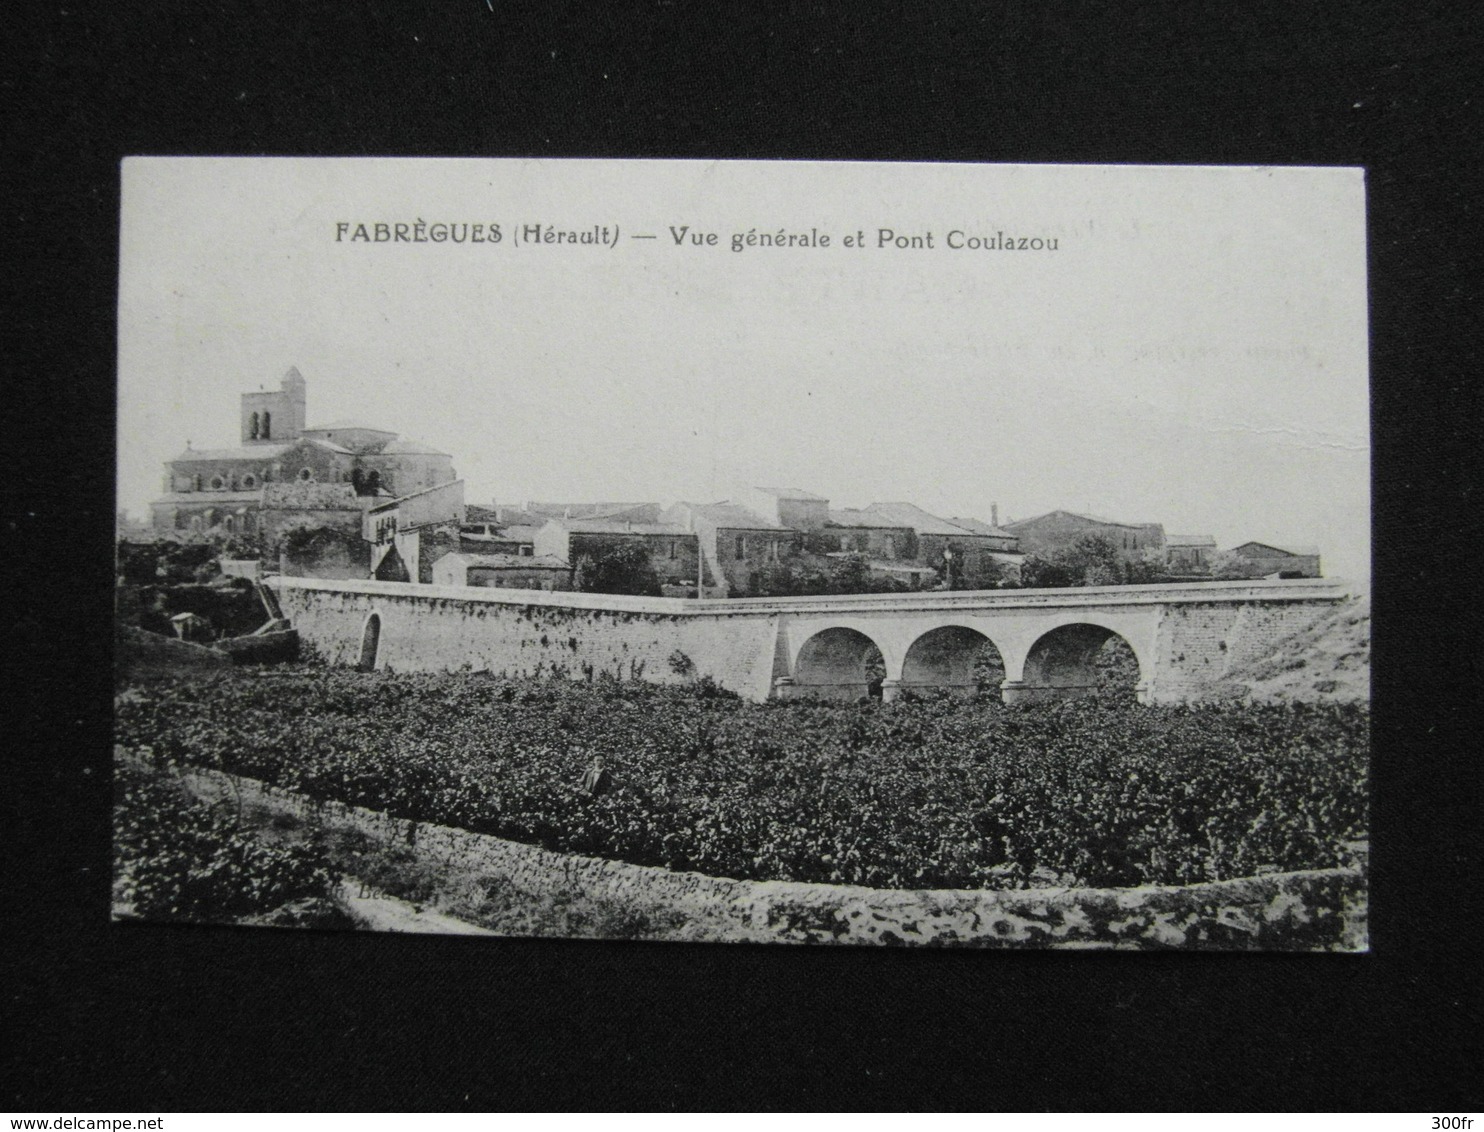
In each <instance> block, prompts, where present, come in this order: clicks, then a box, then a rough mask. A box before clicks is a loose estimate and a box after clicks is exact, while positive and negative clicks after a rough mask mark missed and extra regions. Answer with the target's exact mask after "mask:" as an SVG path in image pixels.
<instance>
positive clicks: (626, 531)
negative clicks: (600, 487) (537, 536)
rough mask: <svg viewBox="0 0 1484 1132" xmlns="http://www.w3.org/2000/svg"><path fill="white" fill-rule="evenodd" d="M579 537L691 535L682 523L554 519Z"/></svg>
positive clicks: (554, 521)
mask: <svg viewBox="0 0 1484 1132" xmlns="http://www.w3.org/2000/svg"><path fill="white" fill-rule="evenodd" d="M552 522H553V523H560V524H561V525H562V526H564V527H566V528H567V530H569V531H571V532H572V533H573V534H578V535H671V536H678V535H690V534H692V533H693V532H691V531H689V530H687V529H686V528H685V527H684V526H683V525H681V524H680V523H632V522H629V521H627V520H623V519H553V520H552Z"/></svg>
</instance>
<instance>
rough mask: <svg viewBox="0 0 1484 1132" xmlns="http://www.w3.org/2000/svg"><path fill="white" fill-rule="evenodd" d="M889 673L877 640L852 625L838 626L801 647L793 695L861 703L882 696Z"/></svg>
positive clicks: (821, 631) (817, 634) (815, 635)
mask: <svg viewBox="0 0 1484 1132" xmlns="http://www.w3.org/2000/svg"><path fill="white" fill-rule="evenodd" d="M887 671H888V669H887V667H886V660H885V656H884V654H883V651H882V648H881V646H880V645H879V644H878V643H877V642H876V640H875V639H874V638H872V637H870V636H868V635H867V634H865V633H863V632H862V631H861V630H859V629H856V628H853V627H851V626H848V625H835V626H832V627H830V628H827V629H821V630H819V631H818V632H816V633H814V634H813V635H812V636H810V637H809V639H808V640H806V641H804V643H803V644H802V645H801V646H800V647H799V653H798V656H797V658H796V659H795V660H794V665H793V692H792V694H793V695H795V696H818V697H820V698H821V699H827V700H858V699H860V698H861V697H862V696H870V695H875V694H879V692H880V689H881V682H882V679H883V677H884V676H885V674H886V672H887Z"/></svg>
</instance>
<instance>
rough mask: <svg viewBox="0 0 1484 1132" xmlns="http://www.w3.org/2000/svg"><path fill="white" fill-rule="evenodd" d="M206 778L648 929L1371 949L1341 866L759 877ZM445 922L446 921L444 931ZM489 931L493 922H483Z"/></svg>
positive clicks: (510, 887) (892, 940)
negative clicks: (640, 860) (1223, 875)
mask: <svg viewBox="0 0 1484 1132" xmlns="http://www.w3.org/2000/svg"><path fill="white" fill-rule="evenodd" d="M185 777H186V779H187V782H188V784H189V785H190V786H191V788H192V790H193V791H195V792H197V793H199V794H202V795H205V796H213V795H214V796H218V797H227V798H230V799H232V800H233V801H234V802H238V803H240V802H242V801H246V802H249V803H253V804H256V805H261V806H263V807H264V808H265V809H267V810H269V811H273V810H277V811H280V812H290V813H293V814H295V815H297V816H298V817H300V818H304V819H309V820H317V821H321V822H324V823H325V824H326V825H330V826H338V827H341V828H351V829H355V830H358V831H360V832H361V833H364V834H366V835H367V836H370V837H373V838H376V839H379V840H381V841H383V842H386V843H388V844H396V845H400V846H407V847H410V848H412V849H413V850H414V851H415V852H416V854H417V855H418V856H419V857H420V858H422V859H424V860H426V861H428V862H430V863H434V864H436V865H437V866H438V867H439V868H440V870H442V872H443V874H444V876H445V877H446V884H445V886H444V888H445V892H452V891H455V890H457V889H458V887H459V886H461V885H463V886H467V887H470V888H471V889H472V888H479V887H483V888H485V889H488V888H489V886H491V885H498V886H501V887H503V888H504V889H505V890H506V891H508V892H510V893H513V894H516V895H523V896H525V897H528V898H530V899H532V900H538V901H539V900H552V899H557V900H563V901H565V900H574V899H592V900H597V901H601V902H603V903H604V904H607V905H610V906H612V905H615V904H616V905H621V906H623V907H625V908H626V909H628V910H630V911H631V912H632V913H633V917H632V918H633V922H634V923H636V924H639V923H647V924H651V925H653V928H652V929H650V930H640V931H637V932H635V933H634V934H635V935H637V936H639V937H641V938H649V939H668V940H714V941H728V942H758V943H847V944H877V945H883V944H884V945H893V944H895V945H903V944H912V945H919V946H938V947H944V946H967V947H1011V948H1082V949H1129V950H1151V949H1211V950H1304V951H1311V950H1322V951H1364V950H1366V946H1367V936H1366V881H1365V876H1364V874H1363V872H1362V871H1360V870H1358V869H1326V870H1315V871H1310V872H1297V873H1282V874H1272V875H1267V876H1258V877H1247V878H1242V879H1238V880H1229V881H1217V882H1211V883H1206V884H1196V885H1188V886H1168V887H1158V886H1148V887H1140V888H1128V889H1091V888H1042V889H1013V890H997V891H963V890H923V891H909V890H883V889H873V888H865V887H859V886H849V885H825V884H803V883H795V882H789V881H745V880H734V879H730V878H725V877H711V876H704V875H701V874H699V873H683V872H671V871H670V870H668V869H663V868H653V867H646V866H640V865H631V864H627V863H624V862H619V861H609V860H602V859H599V858H593V857H580V856H574V855H568V854H561V853H553V852H550V851H548V850H545V849H541V848H538V847H535V846H531V845H524V844H520V843H517V842H511V841H505V840H502V839H500V838H497V837H491V836H487V835H483V834H476V833H469V832H467V831H465V830H460V829H451V828H448V827H446V826H436V825H428V824H423V823H418V822H412V821H408V820H406V819H403V818H396V817H391V816H389V815H387V814H385V813H381V812H378V811H374V810H367V809H363V808H361V807H356V806H347V805H343V804H341V803H318V802H316V801H314V800H313V799H310V798H306V797H304V796H302V795H298V794H294V793H292V792H288V791H283V790H279V789H276V788H273V787H269V786H267V785H265V784H263V783H261V782H256V781H254V780H252V779H244V778H238V777H235V776H230V775H226V774H222V773H220V772H215V771H206V770H192V771H187V772H185ZM445 930H446V929H445ZM475 930H476V931H477V930H478V929H475Z"/></svg>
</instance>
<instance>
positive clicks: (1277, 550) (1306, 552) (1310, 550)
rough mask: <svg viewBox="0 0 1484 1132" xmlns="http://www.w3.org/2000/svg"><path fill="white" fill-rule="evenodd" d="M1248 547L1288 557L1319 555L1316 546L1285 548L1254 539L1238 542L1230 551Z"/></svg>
mask: <svg viewBox="0 0 1484 1132" xmlns="http://www.w3.org/2000/svg"><path fill="white" fill-rule="evenodd" d="M1248 547H1258V548H1261V549H1262V550H1271V551H1272V552H1273V553H1274V554H1279V555H1282V556H1284V557H1289V558H1304V557H1318V555H1319V548H1318V547H1317V546H1290V547H1287V548H1286V549H1285V548H1284V547H1281V546H1274V545H1273V544H1272V543H1270V542H1256V541H1253V542H1243V543H1238V544H1237V545H1236V546H1234V547H1232V551H1233V552H1234V553H1235V552H1237V551H1241V550H1245V549H1246V548H1248Z"/></svg>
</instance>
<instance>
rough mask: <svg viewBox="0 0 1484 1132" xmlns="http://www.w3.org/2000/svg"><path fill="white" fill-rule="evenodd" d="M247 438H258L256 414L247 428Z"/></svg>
mask: <svg viewBox="0 0 1484 1132" xmlns="http://www.w3.org/2000/svg"><path fill="white" fill-rule="evenodd" d="M247 438H248V439H249V440H256V439H257V438H258V414H257V413H254V414H253V415H252V418H251V420H250V421H249V422H248V426H247Z"/></svg>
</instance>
